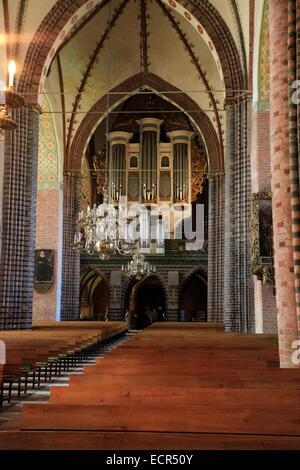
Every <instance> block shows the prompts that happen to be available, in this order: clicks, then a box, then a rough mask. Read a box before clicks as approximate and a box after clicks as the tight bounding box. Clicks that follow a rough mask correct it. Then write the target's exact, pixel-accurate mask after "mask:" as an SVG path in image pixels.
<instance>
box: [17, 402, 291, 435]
mask: <svg viewBox="0 0 300 470" xmlns="http://www.w3.org/2000/svg"><path fill="white" fill-rule="evenodd" d="M20 428H21V429H22V430H50V429H52V430H70V429H72V430H78V431H84V430H86V431H97V430H102V431H131V432H132V431H140V432H172V433H186V432H189V433H191V432H195V433H228V434H231V433H232V434H238V433H240V434H256V435H259V434H269V435H286V436H300V408H290V407H289V408H283V407H280V408H279V407H278V408H276V410H274V407H264V408H257V407H255V408H252V407H249V406H247V407H243V408H240V407H237V406H215V405H214V406H173V407H172V408H170V407H169V406H159V405H155V406H151V407H150V406H142V405H141V406H137V405H134V406H132V405H128V406H117V405H116V406H108V405H103V406H93V405H60V404H57V405H45V404H34V405H33V404H24V406H23V412H22V420H21V426H20Z"/></svg>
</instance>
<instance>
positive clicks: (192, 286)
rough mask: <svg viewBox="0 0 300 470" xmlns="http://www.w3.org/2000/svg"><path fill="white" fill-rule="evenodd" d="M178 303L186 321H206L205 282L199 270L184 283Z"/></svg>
mask: <svg viewBox="0 0 300 470" xmlns="http://www.w3.org/2000/svg"><path fill="white" fill-rule="evenodd" d="M180 304H181V305H180V308H184V310H185V320H186V321H207V283H206V279H205V278H204V277H203V275H202V274H201V273H200V272H197V273H195V274H193V275H192V276H191V277H189V278H188V280H187V281H186V282H185V283H184V285H183V288H182V291H181V302H180Z"/></svg>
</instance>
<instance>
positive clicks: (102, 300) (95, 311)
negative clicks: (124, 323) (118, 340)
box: [80, 271, 109, 321]
mask: <svg viewBox="0 0 300 470" xmlns="http://www.w3.org/2000/svg"><path fill="white" fill-rule="evenodd" d="M108 305H109V287H108V285H107V282H106V280H105V279H104V278H103V277H102V276H101V275H100V274H99V273H97V272H95V271H89V272H87V273H85V274H83V275H82V276H81V281H80V318H81V320H99V321H101V320H104V318H105V311H106V307H108Z"/></svg>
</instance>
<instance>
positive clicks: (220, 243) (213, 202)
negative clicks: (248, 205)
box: [207, 175, 224, 322]
mask: <svg viewBox="0 0 300 470" xmlns="http://www.w3.org/2000/svg"><path fill="white" fill-rule="evenodd" d="M223 203H224V177H223V176H221V175H220V176H217V175H216V176H214V177H211V178H210V179H209V234H208V240H209V246H208V293H207V319H208V321H213V322H223V321H224V309H223V307H224V305H223V304H224V292H223V284H224V282H223V260H224V237H223V234H224V204H223Z"/></svg>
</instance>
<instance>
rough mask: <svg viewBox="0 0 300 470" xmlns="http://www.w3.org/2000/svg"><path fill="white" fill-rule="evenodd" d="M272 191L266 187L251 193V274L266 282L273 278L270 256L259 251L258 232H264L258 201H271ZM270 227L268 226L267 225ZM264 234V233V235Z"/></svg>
mask: <svg viewBox="0 0 300 470" xmlns="http://www.w3.org/2000/svg"><path fill="white" fill-rule="evenodd" d="M271 200H272V192H271V190H270V189H266V190H265V191H263V192H260V193H254V194H252V220H251V233H252V251H251V274H252V275H253V276H256V277H257V279H258V280H260V281H263V283H264V284H265V283H266V282H269V281H272V280H273V268H272V257H271V256H263V255H265V253H261V242H262V240H261V239H260V234H264V227H261V223H260V218H261V217H260V207H259V201H271ZM267 228H270V227H267ZM264 236H265V235H264Z"/></svg>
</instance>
